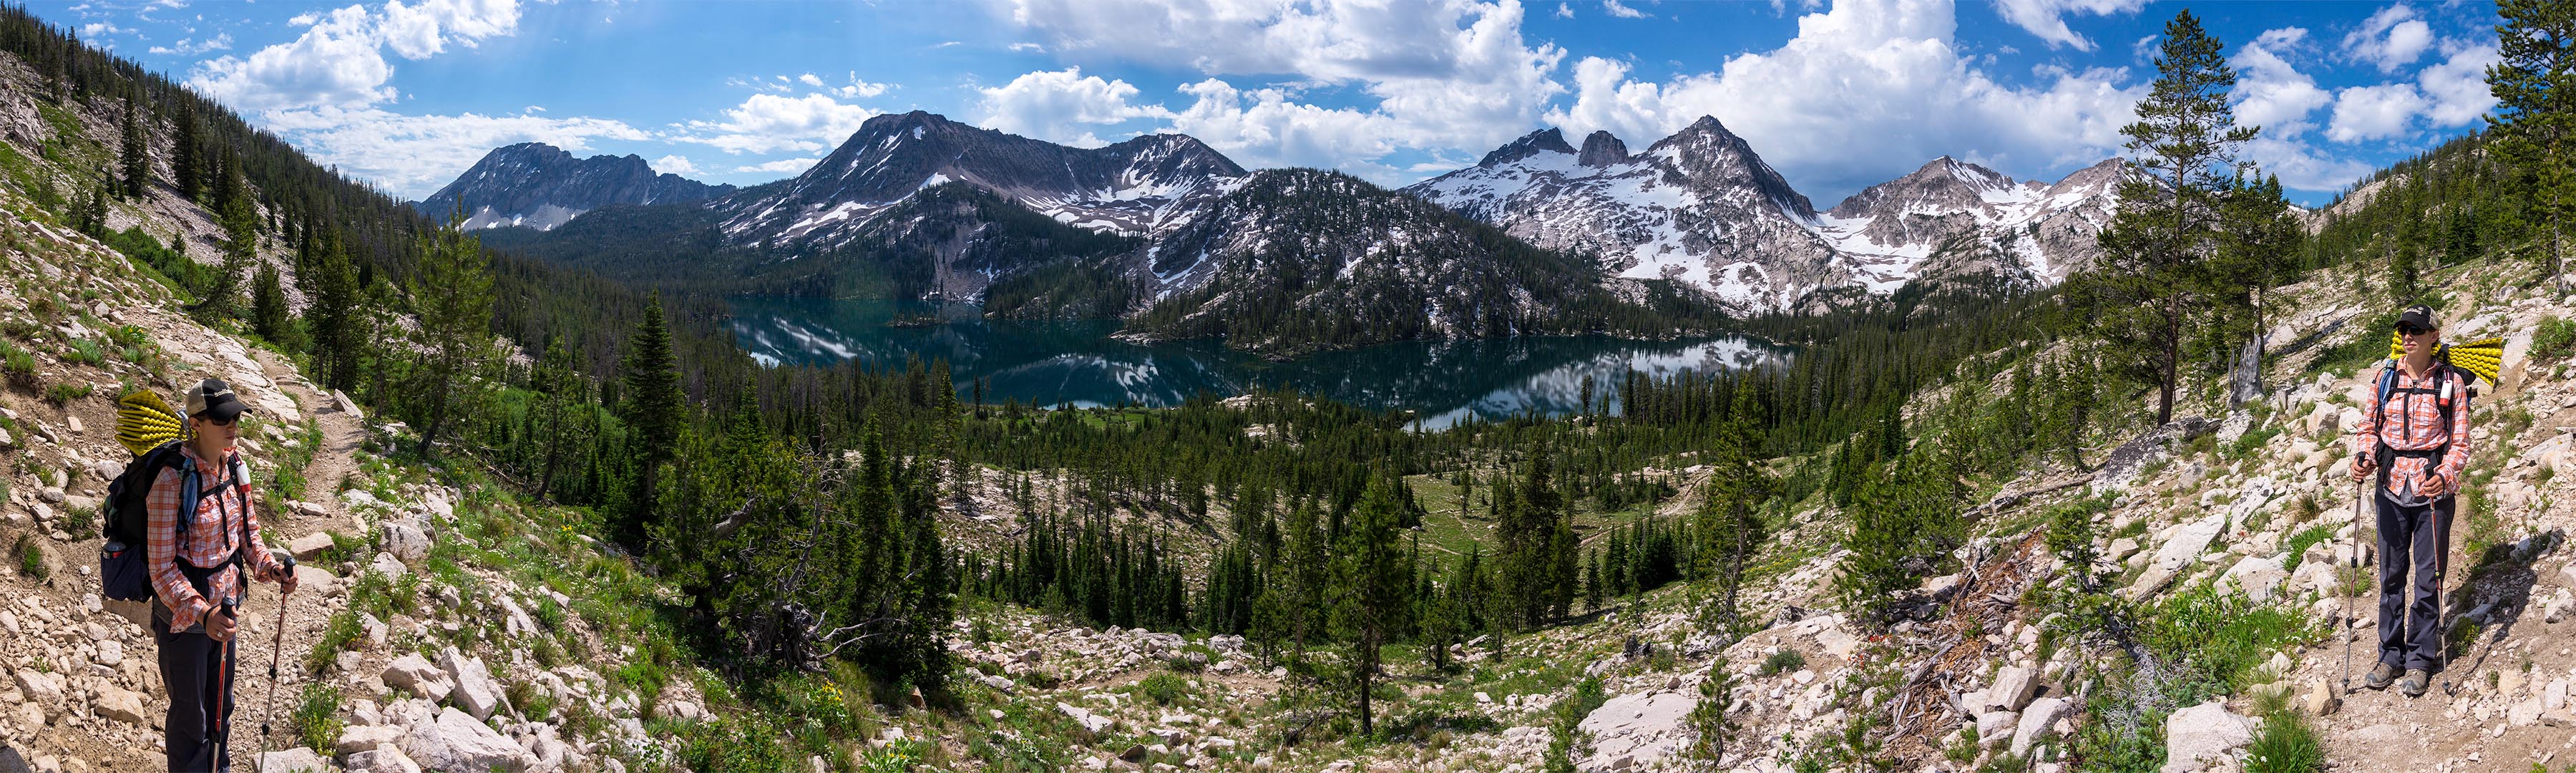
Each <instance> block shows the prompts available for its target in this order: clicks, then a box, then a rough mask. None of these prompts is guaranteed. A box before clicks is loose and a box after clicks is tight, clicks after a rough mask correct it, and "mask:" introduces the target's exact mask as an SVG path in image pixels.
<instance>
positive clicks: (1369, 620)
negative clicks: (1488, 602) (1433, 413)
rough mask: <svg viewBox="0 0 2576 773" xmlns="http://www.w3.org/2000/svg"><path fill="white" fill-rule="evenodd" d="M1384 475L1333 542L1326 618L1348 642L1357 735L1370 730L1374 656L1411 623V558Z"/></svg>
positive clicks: (1399, 506)
mask: <svg viewBox="0 0 2576 773" xmlns="http://www.w3.org/2000/svg"><path fill="white" fill-rule="evenodd" d="M1396 485H1397V484H1394V483H1390V482H1388V481H1387V480H1385V479H1384V478H1382V477H1380V478H1374V479H1372V480H1371V481H1370V483H1369V486H1368V491H1367V493H1365V494H1363V495H1362V496H1361V497H1360V503H1359V507H1358V508H1356V509H1355V510H1353V511H1352V518H1351V521H1350V523H1349V524H1348V527H1347V528H1346V529H1344V531H1343V534H1342V538H1341V540H1340V544H1339V545H1337V546H1336V549H1335V551H1334V552H1335V553H1336V562H1335V565H1334V581H1335V582H1334V585H1335V586H1336V587H1335V588H1334V592H1333V605H1332V619H1333V627H1334V628H1335V629H1337V630H1338V631H1340V633H1341V634H1342V636H1343V637H1345V638H1346V639H1347V640H1348V641H1349V642H1350V645H1351V653H1350V655H1351V656H1350V658H1349V659H1348V661H1347V662H1348V664H1349V666H1350V670H1351V682H1352V686H1353V687H1354V689H1356V690H1357V691H1358V693H1359V704H1360V706H1359V707H1360V734H1361V735H1363V736H1365V735H1369V734H1370V733H1371V732H1373V730H1374V728H1375V725H1374V724H1372V723H1371V719H1372V717H1373V714H1372V713H1371V711H1370V706H1371V704H1370V698H1371V697H1372V696H1371V695H1370V692H1371V691H1372V689H1373V688H1374V687H1375V686H1376V679H1377V671H1378V665H1379V663H1380V662H1381V661H1380V659H1379V654H1380V652H1381V649H1382V648H1383V647H1384V646H1385V645H1386V643H1387V642H1388V641H1390V640H1392V639H1394V638H1395V637H1396V635H1397V634H1398V633H1399V632H1401V631H1403V630H1405V629H1406V628H1409V627H1411V625H1412V623H1411V620H1410V617H1411V613H1412V611H1413V561H1412V559H1411V558H1410V557H1408V556H1406V555H1405V552H1404V549H1403V541H1402V534H1401V533H1402V531H1403V529H1404V527H1403V522H1404V515H1405V507H1404V503H1403V502H1402V501H1401V500H1400V499H1399V498H1398V497H1397V495H1396V493H1395V491H1394V487H1395V486H1396Z"/></svg>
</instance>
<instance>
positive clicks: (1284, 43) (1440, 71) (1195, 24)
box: [1004, 0, 1564, 182]
mask: <svg viewBox="0 0 2576 773" xmlns="http://www.w3.org/2000/svg"><path fill="white" fill-rule="evenodd" d="M1004 2H1005V3H1006V6H1005V7H1006V9H1007V11H1006V12H1007V14H1008V18H1009V20H1010V21H1011V22H1012V23H1015V24H1017V25H1019V26H1021V27H1022V28H1024V29H1026V30H1027V31H1029V32H1030V33H1032V34H1033V35H1035V36H1036V37H1039V38H1040V39H1041V40H1043V41H1045V44H1046V46H1047V48H1048V50H1050V51H1054V52H1057V53H1058V54H1063V55H1068V56H1081V55H1099V56H1105V57H1112V58H1118V59H1125V60H1130V61H1136V62H1141V63H1146V64H1152V65H1159V66H1166V67H1179V68H1187V69H1192V70H1197V71H1199V72H1200V73H1203V74H1205V75H1208V76H1210V77H1209V79H1208V80H1203V81H1201V82H1198V83H1193V84H1189V85H1186V86H1184V87H1182V89H1181V93H1182V94H1183V95H1185V96H1187V97H1189V98H1190V99H1191V103H1190V104H1189V105H1188V106H1187V107H1176V108H1173V112H1174V113H1175V117H1174V119H1173V128H1176V129H1178V130H1180V131H1184V132H1189V133H1191V134H1192V135H1194V136H1198V137H1199V138H1200V139H1201V140H1205V141H1207V142H1208V143H1209V144H1210V145H1213V146H1215V147H1216V148H1217V149H1219V150H1222V151H1224V152H1225V153H1227V154H1229V155H1232V156H1235V157H1236V158H1237V159H1239V160H1242V161H1245V162H1247V163H1251V164H1253V165H1256V166H1260V165H1277V164H1305V165H1320V166H1334V167H1340V168H1344V169H1350V170H1353V171H1360V172H1363V173H1369V174H1372V175H1373V176H1376V177H1378V178H1379V179H1380V181H1382V182H1384V181H1391V180H1390V179H1389V177H1388V175H1390V174H1391V170H1389V169H1388V168H1387V167H1385V166H1384V165H1382V164H1380V163H1379V159H1380V158H1381V157H1382V156H1384V155H1386V154H1388V153H1392V152H1395V151H1397V150H1399V149H1417V150H1425V151H1436V150H1443V149H1454V148H1466V147H1476V148H1490V147H1492V146H1494V145H1499V144H1502V143H1503V142H1506V141H1509V140H1510V139H1512V138H1513V137H1516V136H1519V135H1520V134H1521V133H1522V132H1525V131H1527V128H1528V127H1529V126H1530V125H1531V124H1534V123H1536V122H1537V121H1538V119H1539V117H1540V116H1541V114H1542V113H1543V112H1544V110H1545V106H1546V104H1547V102H1548V100H1550V99H1552V98H1554V97H1556V96H1557V95H1559V94H1562V93H1563V92H1564V87H1563V86H1562V85H1560V84H1558V83H1557V82H1556V80H1555V79H1554V78H1553V77H1551V75H1552V73H1553V72H1554V71H1555V70H1556V69H1557V67H1558V65H1559V64H1560V63H1561V62H1562V60H1563V58H1564V51H1563V50H1562V49H1558V48H1557V47H1555V46H1553V45H1546V44H1542V45H1538V46H1535V47H1533V46H1531V45H1529V44H1528V43H1527V42H1525V41H1524V40H1523V38H1522V35H1521V22H1522V21H1523V18H1524V17H1523V10H1522V7H1521V5H1520V3H1519V2H1518V0H1500V2H1494V3H1474V2H1464V1H1463V0H1462V1H1454V2H1446V3H1424V2H1397V3H1373V2H1365V1H1363V0H1317V1H1316V2H1312V3H1279V4H1271V5H1256V4H1244V3H1234V2H1225V1H1223V0H1174V1H1173V2H1152V1H1150V0H1004ZM1279 75H1289V76H1293V77H1294V78H1295V79H1296V80H1294V81H1291V82H1287V83H1278V82H1275V77H1276V76H1279ZM1229 76H1255V77H1265V78H1269V79H1273V80H1269V81H1265V83H1264V84H1263V85H1260V86H1249V85H1237V84H1236V83H1234V82H1231V81H1229V80H1227V78H1228V77H1229ZM1313 89H1350V90H1354V91H1356V92H1357V93H1358V94H1360V95H1363V96H1365V97H1366V98H1369V99H1374V100H1375V104H1374V105H1369V106H1364V107H1323V106H1319V105H1315V104H1311V103H1306V102H1302V101H1299V100H1300V96H1301V95H1302V94H1303V93H1304V92H1306V91H1308V90H1313ZM1265 122H1268V123H1265ZM1328 124H1329V125H1334V126H1341V127H1361V126H1365V127H1371V128H1372V129H1374V130H1375V131H1376V133H1375V134H1372V135H1369V136H1367V137H1354V138H1324V137H1316V136H1312V135H1311V134H1310V132H1312V131H1314V130H1316V129H1318V128H1319V127H1321V126H1324V125H1328ZM1203 131H1204V132H1206V133H1204V134H1202V133H1201V132H1203ZM1477 152H1482V151H1481V150H1479V151H1477ZM1330 153H1343V154H1356V155H1323V154H1330Z"/></svg>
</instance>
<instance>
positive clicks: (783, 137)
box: [670, 94, 879, 153]
mask: <svg viewBox="0 0 2576 773" xmlns="http://www.w3.org/2000/svg"><path fill="white" fill-rule="evenodd" d="M878 112H879V111H877V110H875V109H872V108H868V107H864V106H860V105H851V104H843V103H842V102H841V101H840V100H837V99H834V98H833V97H832V96H831V95H829V94H807V95H804V96H801V97H790V96H783V95H779V94H753V95H751V97H750V98H749V99H745V100H743V101H742V104H739V105H735V106H733V107H731V108H727V109H725V111H724V120H720V121H688V122H685V123H682V124H680V126H679V128H680V131H679V133H677V134H675V135H673V136H671V137H670V139H673V140H676V141H680V142H693V143H698V144H702V145H708V146H712V147H714V148H716V149H719V150H722V151H724V152H726V153H776V152H780V151H798V152H807V153H811V152H816V151H820V150H823V149H825V148H830V147H832V146H835V145H838V144H840V143H841V141H842V140H844V139H847V138H848V137H849V136H850V134H851V133H853V132H856V131H858V130H859V124H861V123H863V122H866V121H867V120H868V118H869V117H871V116H874V115H876V114H877V113H878Z"/></svg>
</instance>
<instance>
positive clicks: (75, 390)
mask: <svg viewBox="0 0 2576 773" xmlns="http://www.w3.org/2000/svg"><path fill="white" fill-rule="evenodd" d="M89 394H90V385H88V384H55V385H53V386H49V387H45V399H46V400H47V401H49V402H52V403H53V404H55V405H70V404H71V402H72V401H73V400H80V399H85V398H88V397H89Z"/></svg>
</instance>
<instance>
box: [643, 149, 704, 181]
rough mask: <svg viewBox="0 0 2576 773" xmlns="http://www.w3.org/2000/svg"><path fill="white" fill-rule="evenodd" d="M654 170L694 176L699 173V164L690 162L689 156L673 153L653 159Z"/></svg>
mask: <svg viewBox="0 0 2576 773" xmlns="http://www.w3.org/2000/svg"><path fill="white" fill-rule="evenodd" d="M653 171H655V172H660V173H662V174H676V175H679V176H682V177H693V176H696V175H697V174H698V165H697V164H695V163H692V162H690V161H689V158H688V157H687V156H683V155H680V154H677V153H673V154H671V155H667V156H663V157H661V158H657V159H653Z"/></svg>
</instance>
